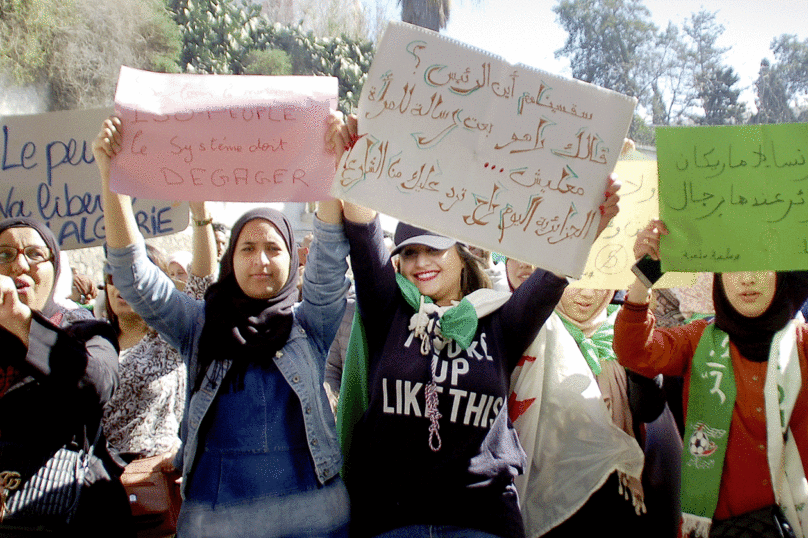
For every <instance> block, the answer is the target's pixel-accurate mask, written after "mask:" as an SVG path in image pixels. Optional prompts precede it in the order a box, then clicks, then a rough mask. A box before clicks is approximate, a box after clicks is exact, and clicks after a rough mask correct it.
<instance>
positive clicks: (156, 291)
mask: <svg viewBox="0 0 808 538" xmlns="http://www.w3.org/2000/svg"><path fill="white" fill-rule="evenodd" d="M347 255H348V241H347V239H346V237H345V233H344V231H343V228H342V225H332V224H326V223H324V222H322V221H320V220H318V219H317V218H315V219H314V241H313V242H312V244H311V247H310V250H309V254H308V258H307V263H306V271H305V272H304V278H303V298H304V300H303V301H302V302H300V303H298V304H297V305H295V308H294V324H293V326H292V332H291V334H290V336H289V340H288V341H287V342H286V345H285V346H284V347H283V348H282V349H281V350H280V351H278V352H277V353H276V354H275V357H274V360H275V364H276V365H277V366H278V369H279V370H280V372H281V374H282V375H283V377H284V378H285V379H286V381H287V382H288V383H289V386H290V387H291V388H292V390H294V392H295V394H296V395H297V397H298V398H299V400H300V407H301V409H302V410H303V423H304V425H305V430H306V437H307V439H308V443H309V452H310V453H311V457H312V460H313V461H314V466H315V468H316V470H317V478H318V480H319V481H320V483H325V482H326V481H327V480H329V479H330V478H332V477H334V476H335V475H336V474H337V473H338V472H339V470H340V468H341V466H342V455H341V454H340V448H339V443H338V441H337V436H336V433H335V428H334V415H333V414H332V412H331V408H330V406H329V404H328V400H327V398H326V395H325V390H324V389H323V375H324V365H325V358H326V355H327V354H328V349H329V347H330V345H331V342H332V341H333V339H334V335H335V334H336V332H337V329H338V327H339V324H340V321H341V320H342V316H343V313H344V312H345V294H346V292H347V290H348V288H349V287H350V284H349V281H348V279H347V278H346V277H345V272H346V270H347V268H348V263H347V261H346V258H347ZM107 268H108V271H110V272H111V274H112V276H113V279H114V281H115V287H117V288H118V290H119V291H120V293H121V295H122V296H123V298H124V299H126V301H127V302H128V303H129V304H130V305H131V306H132V308H133V309H134V310H135V312H137V313H138V314H139V315H140V316H141V317H142V318H143V319H144V320H145V321H146V323H148V325H149V326H150V327H152V328H154V329H156V330H157V331H158V332H159V333H160V334H161V335H162V336H163V337H164V338H165V339H166V340H167V341H168V342H169V343H170V344H171V345H173V346H174V347H176V348H177V349H178V350H179V352H180V354H181V355H182V356H183V358H184V359H185V361H186V362H187V364H188V375H189V382H188V387H189V390H191V388H192V386H193V380H194V379H196V374H197V371H198V360H197V359H198V347H199V337H200V335H201V334H202V327H203V326H204V324H205V303H204V301H198V300H194V299H193V298H191V297H189V296H187V295H185V294H184V293H182V292H180V291H178V290H177V289H176V287H175V286H174V284H173V283H172V281H171V279H170V278H168V276H166V275H165V274H164V273H163V272H162V271H160V270H159V269H158V268H157V267H156V266H155V265H154V264H152V263H151V262H150V261H149V259H148V258H147V256H146V249H145V246H144V243H143V241H142V240H141V241H139V242H137V243H135V244H133V245H128V246H127V247H124V248H120V249H109V253H108V256H107ZM292 270H296V269H294V268H293V269H292ZM231 364H232V361H230V360H225V368H219V369H216V365H215V363H214V364H212V365H211V366H210V368H209V370H208V375H209V376H213V373H214V372H216V375H215V376H214V377H209V378H208V379H209V380H211V382H208V381H207V380H206V382H205V383H203V384H202V387H201V388H200V389H199V390H198V391H197V392H195V393H193V394H189V397H188V398H187V403H186V411H185V416H184V418H183V425H182V432H181V437H182V440H183V448H182V451H181V454H180V455H179V457H178V468H179V467H180V466H181V468H182V476H183V479H184V480H183V495H184V493H185V488H186V487H187V484H188V482H189V476H188V475H189V473H190V471H191V469H193V466H194V460H195V457H196V454H197V449H198V447H199V443H200V438H199V431H200V425H201V424H202V422H203V419H204V418H205V415H206V413H207V412H208V410H209V409H210V407H211V404H212V403H213V401H214V399H215V398H216V394H217V392H218V390H219V388H220V387H221V385H222V380H223V379H224V377H225V374H226V373H227V370H228V369H229V367H230V365H231Z"/></svg>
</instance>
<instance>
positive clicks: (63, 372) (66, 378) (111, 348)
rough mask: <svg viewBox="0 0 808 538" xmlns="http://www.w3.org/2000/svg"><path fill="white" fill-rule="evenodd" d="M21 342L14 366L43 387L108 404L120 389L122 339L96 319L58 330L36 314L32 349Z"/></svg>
mask: <svg viewBox="0 0 808 538" xmlns="http://www.w3.org/2000/svg"><path fill="white" fill-rule="evenodd" d="M4 336H5V338H4V340H5V339H6V338H8V337H9V336H10V337H11V338H13V339H15V340H17V342H19V346H15V348H14V349H15V351H14V354H13V356H11V357H10V359H11V362H12V364H13V365H14V366H15V367H17V368H19V369H20V370H21V371H22V372H24V373H25V374H27V375H30V376H32V377H33V378H34V379H35V380H37V381H39V382H40V383H42V384H43V385H47V386H49V387H51V388H54V389H56V390H59V391H67V392H72V391H82V392H84V391H87V390H90V391H92V392H93V393H94V395H95V396H96V398H97V401H98V403H101V404H103V403H105V402H106V401H107V400H109V398H110V397H111V396H112V393H113V392H114V391H115V389H116V388H117V386H118V339H117V337H116V335H115V331H114V329H113V328H112V326H111V325H109V324H108V323H105V322H101V321H95V320H81V321H76V322H74V323H72V324H70V325H68V326H67V327H65V328H60V327H57V326H56V325H54V324H52V323H51V322H50V321H48V320H47V319H46V318H45V317H43V316H42V315H40V314H38V313H36V312H34V314H33V319H32V320H31V330H30V333H29V342H28V348H27V349H26V348H25V346H24V345H22V342H21V341H20V340H19V339H17V338H16V337H14V336H11V335H10V334H9V333H6V335H4Z"/></svg>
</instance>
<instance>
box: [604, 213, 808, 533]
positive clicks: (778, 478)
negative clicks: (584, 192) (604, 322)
mask: <svg viewBox="0 0 808 538" xmlns="http://www.w3.org/2000/svg"><path fill="white" fill-rule="evenodd" d="M667 233H668V232H667V229H666V228H665V225H664V224H663V223H662V222H661V221H653V222H651V223H650V224H649V225H648V226H647V227H646V228H645V229H644V230H643V231H642V232H641V233H640V234H639V235H638V236H637V241H636V243H635V246H634V254H635V256H636V257H637V258H641V257H643V256H645V255H648V256H650V257H651V258H653V259H655V260H658V259H659V254H660V253H659V237H660V234H667ZM648 296H649V290H648V288H647V287H646V286H645V284H643V283H642V282H641V281H640V280H637V281H635V282H634V284H632V286H631V288H629V293H628V296H627V300H626V303H625V305H624V307H623V309H622V311H621V312H620V314H619V315H618V317H617V320H616V322H615V334H614V349H615V352H616V354H617V358H618V360H619V361H620V363H621V364H623V365H624V366H627V367H629V368H631V369H632V370H634V371H637V372H639V373H641V374H643V375H646V376H650V375H656V374H658V373H663V374H665V375H674V376H684V378H685V394H684V401H685V402H686V403H685V404H684V405H685V413H686V421H685V436H684V448H683V456H682V480H681V504H682V514H683V515H682V532H683V534H684V535H686V536H688V535H695V536H708V535H709V536H740V535H742V534H739V533H738V529H743V530H746V531H748V532H751V534H748V535H749V536H767V537H768V536H778V537H779V536H793V535H792V534H789V533H790V532H791V529H793V531H794V533H795V534H796V536H801V537H804V536H806V533H808V513H806V512H805V510H803V507H804V506H805V504H806V502H808V484H806V479H805V471H804V469H805V467H804V466H805V464H806V463H808V383H806V382H805V380H808V361H807V360H806V353H808V326H806V325H805V323H802V322H798V321H796V320H795V319H794V316H795V314H796V313H797V311H798V310H799V308H800V305H802V303H803V301H804V300H805V298H806V297H808V278H806V274H805V273H802V272H800V273H796V272H792V273H775V272H773V271H757V272H738V273H723V274H719V273H716V274H715V277H714V286H713V302H714V304H715V312H716V314H715V319H714V320H697V321H694V322H692V323H690V324H688V325H684V326H679V327H672V328H669V329H659V328H656V327H655V323H654V316H653V314H652V313H651V312H650V311H649V309H648V302H649V301H648Z"/></svg>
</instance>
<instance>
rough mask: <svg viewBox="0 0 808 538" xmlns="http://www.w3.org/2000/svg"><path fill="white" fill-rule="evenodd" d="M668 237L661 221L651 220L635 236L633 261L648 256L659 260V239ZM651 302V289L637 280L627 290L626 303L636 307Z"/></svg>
mask: <svg viewBox="0 0 808 538" xmlns="http://www.w3.org/2000/svg"><path fill="white" fill-rule="evenodd" d="M660 235H668V229H667V228H666V227H665V223H663V222H662V221H661V220H652V221H651V222H650V223H648V225H647V226H646V227H645V228H643V230H642V231H641V232H640V233H639V234H637V238H636V239H635V240H634V259H636V260H639V259H640V258H642V257H644V256H650V257H651V259H653V260H659V237H660ZM650 300H651V289H650V288H648V287H646V286H645V284H643V282H642V281H641V280H640V279H639V278H635V279H634V282H633V283H632V284H631V285H630V286H629V288H628V295H627V296H626V301H628V302H630V303H634V304H637V305H642V304H648V303H649V302H650Z"/></svg>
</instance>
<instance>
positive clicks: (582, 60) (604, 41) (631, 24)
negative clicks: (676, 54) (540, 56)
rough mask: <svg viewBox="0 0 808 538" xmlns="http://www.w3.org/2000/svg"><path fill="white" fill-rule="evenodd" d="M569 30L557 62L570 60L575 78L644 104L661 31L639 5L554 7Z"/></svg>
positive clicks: (604, 2)
mask: <svg viewBox="0 0 808 538" xmlns="http://www.w3.org/2000/svg"><path fill="white" fill-rule="evenodd" d="M553 11H554V12H555V13H556V15H557V16H558V22H559V24H560V25H561V26H562V27H563V28H564V29H565V30H566V31H567V33H568V36H567V40H566V42H565V43H564V47H562V48H561V49H560V50H558V51H556V53H555V55H556V57H561V56H566V57H567V58H569V59H570V65H571V66H572V76H573V77H575V78H577V79H580V80H584V81H586V82H591V83H593V84H597V85H598V86H602V87H604V88H609V89H612V90H615V91H618V92H620V93H625V94H627V95H631V96H634V97H637V98H639V99H643V98H644V97H645V96H646V95H647V92H648V89H649V87H650V79H651V77H650V76H649V69H650V68H651V67H652V66H653V65H654V62H653V51H654V41H655V37H656V32H657V27H656V26H655V25H654V24H653V23H652V22H651V12H650V11H648V8H646V7H645V6H644V5H642V3H641V2H640V1H638V0H561V1H559V3H558V5H556V6H555V7H554V8H553Z"/></svg>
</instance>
